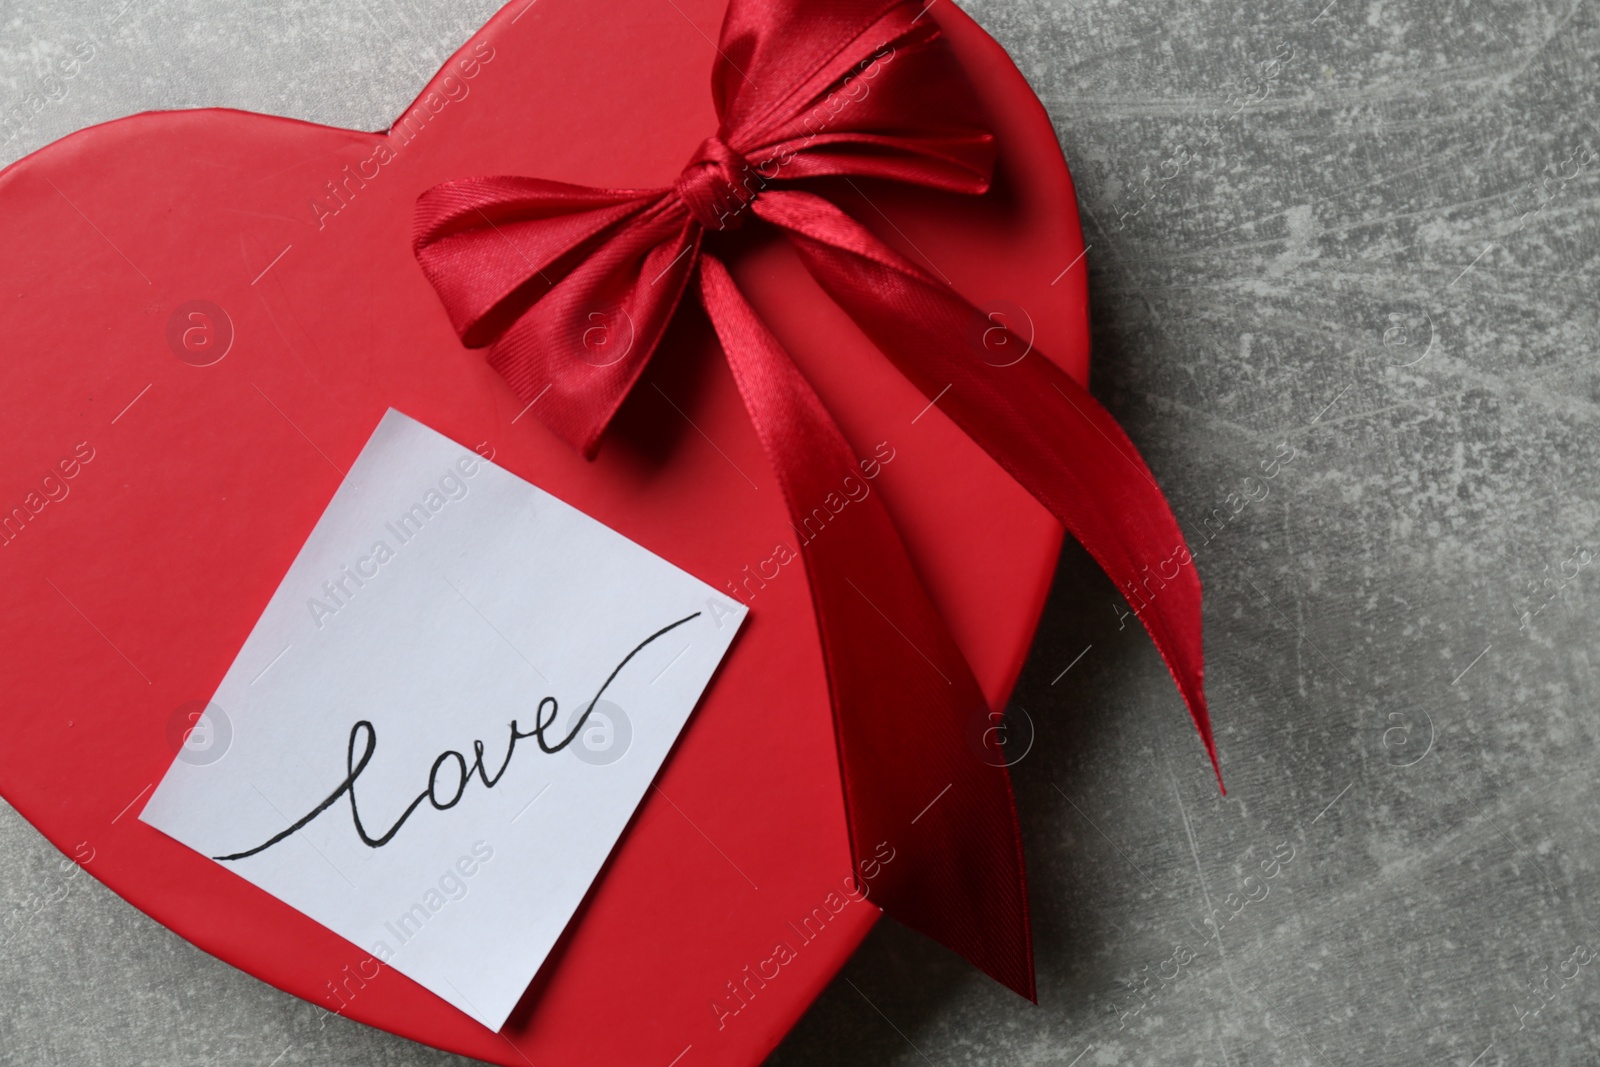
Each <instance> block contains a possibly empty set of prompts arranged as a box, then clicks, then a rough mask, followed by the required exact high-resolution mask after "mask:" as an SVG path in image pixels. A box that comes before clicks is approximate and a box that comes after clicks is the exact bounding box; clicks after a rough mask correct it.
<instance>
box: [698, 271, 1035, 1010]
mask: <svg viewBox="0 0 1600 1067" xmlns="http://www.w3.org/2000/svg"><path fill="white" fill-rule="evenodd" d="M700 282H701V296H702V299H703V301H704V304H705V307H706V310H707V313H708V314H709V316H710V318H711V322H712V325H713V326H714V328H715V329H716V332H717V336H718V338H719V340H720V341H721V343H722V347H723V350H724V351H725V353H726V355H727V359H728V363H729V366H730V367H731V368H732V369H733V375H734V379H735V381H736V382H737V384H738V388H739V392H740V394H741V395H742V397H743V398H744V402H745V406H746V408H747V409H748V410H749V413H750V418H751V421H752V422H753V423H754V425H755V429H756V433H757V435H758V436H759V437H760V439H761V443H762V445H763V447H764V448H765V450H766V452H767V456H768V458H769V459H770V461H771V463H772V467H773V469H774V471H775V472H776V474H777V477H778V482H779V484H780V486H781V488H782V491H783V496H784V499H785V501H786V502H787V504H788V508H789V514H790V516H791V517H792V519H793V525H794V529H795V533H796V537H797V539H798V540H799V550H800V553H801V555H802V556H803V557H804V559H805V570H806V575H807V578H808V580H809V582H810V586H811V595H812V599H813V602H814V603H815V606H816V613H817V625H818V630H819V635H820V637H821V644H822V653H823V660H824V664H825V667H826V673H827V679H828V686H829V694H830V698H831V703H832V706H833V720H834V732H835V736H836V738H837V742H838V754H839V766H840V775H841V779H842V782H843V787H844V801H845V811H846V816H847V821H848V825H849V831H850V843H851V851H852V854H853V857H854V859H855V862H856V864H857V866H856V868H855V871H854V872H853V873H855V874H857V875H858V878H857V880H858V882H859V881H860V878H859V875H860V874H861V873H862V872H864V871H866V870H868V869H870V866H871V865H876V868H877V871H878V873H877V875H876V876H875V877H874V878H873V879H872V880H871V882H870V885H863V888H864V889H867V890H869V891H870V893H871V899H872V900H873V901H874V902H875V903H877V904H878V905H879V906H880V907H882V908H883V910H884V911H886V912H888V913H889V914H890V915H892V916H894V917H895V918H896V919H898V920H899V921H900V922H902V923H904V924H905V925H907V926H910V927H912V928H913V929H915V930H918V931H920V932H921V933H924V934H926V935H927V936H929V937H931V938H933V939H934V940H936V941H939V942H941V943H942V944H944V945H946V946H947V947H949V948H951V949H953V950H954V951H956V952H957V953H959V954H960V955H962V956H963V957H965V958H966V959H967V960H969V961H970V962H972V963H973V964H974V965H976V966H977V967H979V968H980V969H981V970H983V971H984V972H985V973H987V974H989V975H990V976H992V977H993V978H995V979H996V980H998V981H999V982H1001V983H1002V984H1004V985H1006V986H1008V987H1010V988H1011V989H1013V990H1015V991H1016V992H1018V993H1020V994H1022V995H1023V996H1025V997H1027V998H1029V999H1030V1000H1036V999H1037V998H1036V993H1035V986H1034V972H1033V948H1032V940H1031V936H1030V931H1029V920H1028V902H1027V889H1026V882H1025V877H1024V872H1023V862H1022V840H1021V833H1020V830H1019V827H1018V822H1017V812H1016V804H1015V801H1014V799H1013V797H1012V793H1011V780H1010V777H1009V775H1008V774H1007V772H1006V769H1005V767H1004V762H1005V759H1004V755H1003V754H1002V753H1001V751H1000V749H999V747H998V745H997V744H996V743H995V742H994V741H993V740H992V739H991V736H990V733H991V731H989V730H988V727H989V726H991V725H992V721H993V720H992V718H991V716H990V712H989V708H988V706H987V704H986V702H985V700H984V696H983V693H982V690H981V689H980V688H979V686H978V683H977V680H976V679H975V678H974V677H973V675H972V671H971V668H970V667H969V666H968V665H967V662H966V659H965V658H964V657H963V656H962V654H961V651H960V649H959V648H957V646H956V644H955V641H954V639H953V638H952V637H951V635H950V632H949V630H948V628H947V627H946V626H945V624H944V621H943V619H941V618H940V616H939V614H938V611H937V610H936V609H935V607H934V605H933V603H932V601H931V600H930V599H929V598H928V595H927V592H926V590H925V589H924V588H923V585H922V582H921V580H920V579H919V578H918V577H917V575H916V573H915V570H914V569H913V567H912V564H911V560H910V558H909V557H908V556H907V555H906V551H905V546H904V545H903V543H902V542H901V540H900V537H899V534H898V533H897V532H896V530H895V528H894V524H893V521H892V520H891V519H890V517H889V513H888V511H887V510H886V509H885V508H884V506H883V504H882V501H881V500H880V498H879V496H878V494H876V493H874V492H872V491H871V486H870V482H869V481H867V480H866V479H864V478H863V477H862V469H861V468H860V467H859V466H858V463H857V460H856V458H855V456H854V454H853V451H852V449H851V447H850V444H849V443H848V442H847V441H846V440H845V438H844V435H843V433H842V432H841V431H840V430H839V428H838V426H837V425H836V424H835V423H834V421H833V419H832V417H831V416H829V414H828V412H827V410H826V409H825V408H824V407H823V405H822V402H821V400H820V399H819V398H818V397H817V395H816V393H815V392H813V390H812V389H811V386H810V384H809V383H808V382H807V381H806V380H805V378H804V376H803V375H802V374H801V372H800V370H799V369H798V368H797V367H796V366H795V365H794V363H793V362H792V361H791V360H790V359H789V356H788V354H787V353H785V352H784V351H783V349H782V347H781V346H780V345H779V343H778V341H777V340H776V338H774V337H773V336H772V334H771V333H770V332H769V331H768V330H767V328H766V326H765V325H764V324H763V323H762V322H761V320H760V319H759V317H757V315H756V314H755V312H754V311H753V310H752V309H751V308H750V306H749V304H747V303H746V302H745V300H744V297H743V296H742V294H740V292H739V290H738V288H737V287H736V286H735V284H734V282H733V279H732V278H731V277H730V276H729V274H728V272H727V270H726V268H725V267H723V265H722V264H721V263H720V262H718V261H717V260H715V259H713V258H711V257H706V258H705V259H703V260H702V262H701V269H700ZM852 487H865V488H866V494H865V495H864V496H859V495H857V494H858V493H859V491H860V490H859V488H852ZM847 495H848V503H847V504H845V505H844V506H842V507H841V509H840V510H839V511H838V512H837V513H835V512H834V511H832V510H831V509H830V508H828V507H827V505H826V504H825V501H828V500H830V499H831V500H844V499H845V498H846V496H847ZM819 509H820V510H821V512H822V514H823V516H824V519H825V523H826V525H825V526H821V525H819V523H818V519H817V517H816V514H815V512H816V511H817V510H819Z"/></svg>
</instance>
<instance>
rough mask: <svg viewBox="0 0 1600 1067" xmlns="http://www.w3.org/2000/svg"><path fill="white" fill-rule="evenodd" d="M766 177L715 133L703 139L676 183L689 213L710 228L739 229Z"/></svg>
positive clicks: (680, 197) (764, 183) (706, 227)
mask: <svg viewBox="0 0 1600 1067" xmlns="http://www.w3.org/2000/svg"><path fill="white" fill-rule="evenodd" d="M766 185H767V181H766V179H765V178H763V177H762V176H761V175H760V174H759V173H758V172H757V171H756V169H755V168H754V167H752V166H751V165H750V163H749V161H748V160H746V159H745V158H744V156H742V155H740V154H739V153H738V152H735V151H734V150H733V149H732V148H730V147H728V144H727V142H725V141H723V140H722V138H720V137H716V136H712V137H707V138H706V139H705V140H704V141H703V142H701V145H700V150H699V151H697V152H696V153H695V154H694V156H693V157H692V158H691V159H690V160H689V163H688V165H687V166H686V167H684V168H683V173H682V174H681V175H679V176H678V183H677V185H676V186H675V187H674V188H675V189H676V191H677V193H678V198H679V199H680V200H682V201H683V205H684V207H686V208H688V209H689V214H690V215H691V216H693V218H694V220H695V221H696V222H698V223H699V224H700V225H701V226H702V227H703V228H705V229H707V230H737V229H738V228H739V227H740V226H743V225H744V220H745V212H746V210H747V209H748V208H749V207H750V205H751V203H752V202H754V200H755V198H756V197H757V196H758V195H760V193H761V190H762V189H763V188H765V187H766Z"/></svg>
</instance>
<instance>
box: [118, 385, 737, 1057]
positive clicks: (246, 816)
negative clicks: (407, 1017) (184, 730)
mask: <svg viewBox="0 0 1600 1067" xmlns="http://www.w3.org/2000/svg"><path fill="white" fill-rule="evenodd" d="M744 613H745V612H744V608H743V607H742V606H741V605H740V604H739V603H738V602H737V601H735V600H733V599H731V598H728V597H725V596H723V595H721V594H719V593H717V592H716V591H715V590H713V589H712V588H711V587H709V586H707V585H705V584H704V583H702V582H700V581H698V580H697V579H695V578H693V577H691V576H690V575H688V574H686V573H684V572H683V571H681V570H679V569H678V568H677V567H674V566H673V565H672V564H670V563H668V562H666V561H665V560H663V559H661V558H660V557H658V556H655V555H653V554H652V553H650V552H648V551H646V550H645V549H643V548H641V547H640V546H638V545H636V544H634V543H633V542H631V541H629V540H627V539H626V538H624V537H622V536H621V535H620V534H617V533H615V532H614V531H612V530H610V529H608V528H606V527H605V526H602V525H601V524H600V523H598V522H596V521H594V520H593V519H590V518H589V517H588V516H586V515H584V514H582V513H581V512H579V511H577V510H575V509H573V508H571V507H569V506H568V505H566V504H564V503H562V502H561V501H560V500H557V499H556V498H555V497H553V496H551V495H549V494H548V493H545V492H544V491H542V490H540V489H538V488H536V487H534V486H532V485H529V484H528V483H527V482H524V481H522V480H521V479H520V478H518V477H516V476H515V475H512V474H510V473H509V472H507V471H505V470H502V469H501V468H499V467H496V466H494V465H493V464H492V463H489V462H488V461H486V460H484V459H482V458H481V457H479V456H477V455H476V454H474V453H473V452H471V451H469V450H467V449H465V448H462V447H461V446H460V445H457V444H455V443H454V442H452V441H450V440H448V439H447V438H445V437H442V436H441V435H439V434H437V433H435V432H434V431H432V430H430V429H428V428H427V427H425V426H423V425H422V424H420V423H418V422H416V421H415V420H413V419H411V418H408V417H407V416H405V415H402V414H400V413H399V412H396V411H393V410H391V411H390V412H389V413H388V414H387V415H385V416H384V418H383V420H382V422H380V423H379V425H378V428H377V430H376V431H375V432H374V433H373V435H372V439H371V440H370V441H368V442H367V446H366V448H365V449H363V450H362V453H361V455H360V457H359V458H358V459H357V460H356V462H355V465H354V466H353V467H352V468H351V469H350V473H349V475H348V476H347V477H346V478H345V480H344V483H343V484H342V485H341V486H340V487H339V490H338V492H337V493H335V494H334V497H333V500H332V502H331V503H330V504H329V505H328V509H327V511H326V512H324V513H323V516H322V518H321V519H320V520H319V521H318V523H317V526H316V529H315V530H313V531H312V533H311V536H310V538H309V539H308V540H307V541H306V544H305V547H304V548H302V549H301V550H300V554H299V556H298V557H297V558H296V559H295V561H294V565H293V566H291V567H290V568H289V573H288V574H287V575H286V576H285V577H284V579H283V582H282V584H281V585H279V587H278V590H277V592H276V593H275V594H274V595H273V597H272V600H271V602H270V603H269V604H268V605H267V608H266V611H265V612H264V613H263V614H262V616H261V619H260V620H259V621H258V622H257V623H256V626H255V629H254V630H253V631H252V632H251V634H250V637H249V639H248V640H246V641H245V644H244V647H243V649H241V650H240V652H239V655H238V657H237V658H236V659H235V660H234V662H233V666H232V667H231V668H230V669H229V670H228V673H227V675H226V677H224V678H223V681H222V684H221V686H220V687H219V688H218V689H217V692H216V695H215V697H214V698H213V699H212V701H211V704H210V705H209V706H208V708H207V709H206V711H205V714H204V716H203V717H202V718H201V719H200V720H199V721H198V722H197V724H196V728H195V729H194V730H193V731H191V733H190V734H189V738H188V740H187V741H185V743H184V745H183V747H182V748H180V750H179V753H178V756H177V758H176V760H174V762H173V764H172V766H171V768H170V769H169V770H168V771H167V774H166V776H165V777H164V778H163V779H162V781H161V784H160V786H159V787H158V788H157V789H156V791H155V793H154V794H153V795H152V796H151V798H150V801H149V803H148V804H147V805H146V806H145V808H144V811H143V813H142V814H141V816H140V818H141V819H143V820H144V821H145V822H146V823H149V824H150V825H151V826H154V827H156V828H157V829H159V830H161V831H163V832H165V833H167V834H169V835H171V836H172V837H174V838H176V839H177V840H179V841H181V842H183V843H184V844H185V845H188V846H189V847H190V848H193V849H195V850H197V851H199V852H201V853H203V854H204V855H206V856H209V857H212V858H213V859H217V861H218V862H220V863H222V864H223V865H224V866H226V867H227V868H228V869H229V870H231V871H233V872H234V873H236V874H238V875H239V876H240V877H241V878H244V879H246V880H248V881H250V882H252V883H254V884H255V885H257V886H259V887H260V888H262V889H264V890H266V891H267V892H268V893H271V894H272V895H273V896H275V897H277V898H278V899H279V900H282V901H284V902H285V903H287V904H289V905H291V906H292V907H294V908H296V909H298V910H299V911H301V912H303V913H304V914H305V915H307V916H309V917H310V918H312V919H314V920H316V921H317V922H319V923H321V924H322V925H324V926H326V927H327V928H328V929H330V930H333V931H334V932H335V933H338V934H339V935H341V936H343V937H345V938H347V939H348V940H350V941H351V942H353V943H354V944H355V945H356V946H358V947H359V948H360V949H361V950H362V951H363V952H365V953H368V954H370V955H372V956H373V958H374V959H377V960H379V961H381V962H382V963H383V964H384V965H386V966H390V967H393V968H395V969H396V970H397V971H400V972H401V973H402V974H405V975H407V976H408V977H410V978H412V979H413V980H415V981H416V982H418V983H420V984H421V985H423V986H425V987H427V988H428V989H430V990H432V991H433V992H435V993H437V994H438V995H439V996H441V997H443V998H444V999H445V1000H447V1001H449V1002H450V1003H451V1004H453V1005H455V1006H456V1007H458V1008H460V1009H461V1010H462V1011H464V1012H466V1013H467V1014H468V1015H470V1016H472V1017H473V1018H474V1019H476V1020H478V1021H479V1022H481V1023H483V1024H484V1025H485V1026H488V1027H489V1028H491V1029H494V1030H498V1029H499V1028H500V1027H501V1025H502V1024H503V1023H504V1022H505V1019H506V1017H507V1015H509V1014H510V1012H511V1010H512V1008H513V1007H515V1006H516V1003H517V1000H518V999H519V998H520V997H521V995H522V993H523V991H524V990H525V989H526V988H527V985H528V983H529V981H530V980H531V979H532V978H533V975H534V973H535V972H536V971H537V970H538V968H539V966H540V965H541V964H542V963H543V962H544V959H545V957H546V955H547V954H548V953H549V951H550V949H551V947H552V946H553V945H554V944H555V942H556V939H557V938H558V937H559V936H560V935H561V932H562V930H563V929H564V928H565V927H566V925H567V923H568V921H569V920H570V919H571V918H572V915H573V913H574V911H575V910H576V909H577V907H578V904H579V902H580V901H581V900H582V899H583V896H584V894H585V893H586V892H587V891H588V889H589V887H590V884H591V883H592V882H593V881H594V879H595V876H596V875H597V874H598V873H599V871H600V868H601V866H602V864H604V862H605V860H606V857H607V855H608V854H609V853H610V852H611V849H612V847H613V846H614V845H615V844H616V842H617V838H618V837H619V836H620V835H621V833H622V830H623V828H624V827H625V826H626V824H627V822H628V820H629V818H630V817H631V816H632V815H633V812H634V809H635V808H636V807H637V806H638V804H639V802H640V801H641V800H642V799H643V797H644V795H645V792H646V791H647V790H648V789H649V788H650V783H651V781H652V780H653V779H654V778H655V775H656V772H657V770H658V769H659V768H660V766H661V763H662V761H663V760H664V759H665V758H666V755H667V751H668V750H669V749H670V748H671V747H672V744H673V742H674V740H675V739H676V738H677V736H678V732H679V731H680V730H681V729H682V728H683V726H684V723H685V722H686V721H687V720H688V717H689V714H690V712H691V711H692V710H693V708H694V705H695V703H696V701H697V700H699V698H700V694H701V692H702V691H703V690H704V689H705V687H706V685H707V683H708V682H709V681H710V679H711V675H712V673H713V672H714V671H715V670H716V668H717V664H718V663H719V662H720V661H721V659H722V656H723V654H724V653H725V652H727V650H728V646H729V644H730V643H731V642H732V640H733V636H734V634H735V632H736V631H737V630H738V628H739V625H740V623H741V622H742V621H743V619H744ZM513 723H514V724H515V725H514V726H513ZM546 748H549V749H553V750H555V751H549V752H547V751H545V749H546ZM489 783H492V786H491V785H490V784H489ZM408 811H409V814H408ZM228 857H231V858H228ZM330 977H336V976H330Z"/></svg>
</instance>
